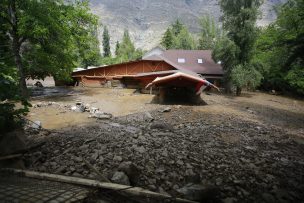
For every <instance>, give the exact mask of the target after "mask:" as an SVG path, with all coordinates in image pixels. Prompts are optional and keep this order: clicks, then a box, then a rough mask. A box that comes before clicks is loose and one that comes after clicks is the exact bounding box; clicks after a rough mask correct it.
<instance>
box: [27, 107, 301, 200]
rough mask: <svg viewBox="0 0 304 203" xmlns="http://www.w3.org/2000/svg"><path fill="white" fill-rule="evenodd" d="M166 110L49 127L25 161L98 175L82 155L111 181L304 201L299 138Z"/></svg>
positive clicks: (182, 192)
mask: <svg viewBox="0 0 304 203" xmlns="http://www.w3.org/2000/svg"><path fill="white" fill-rule="evenodd" d="M90 110H91V111H93V112H92V113H96V112H98V111H99V110H98V109H94V110H93V109H92V107H90ZM163 110H164V109H163ZM163 110H160V111H157V110H156V111H153V112H144V113H140V114H133V115H129V116H125V117H120V118H113V119H111V120H105V121H103V120H101V121H100V122H99V123H98V125H96V124H94V125H93V124H92V125H91V126H86V127H79V128H76V129H75V128H74V129H73V130H67V131H66V132H61V133H60V134H59V133H57V132H53V133H52V134H50V135H49V136H47V137H45V140H46V144H45V145H44V146H43V147H41V148H39V149H36V150H35V151H32V152H29V153H27V154H26V155H25V156H24V159H25V160H26V166H27V167H28V168H29V169H31V170H38V171H41V172H51V173H54V172H55V173H58V174H64V175H72V176H77V177H90V178H96V177H97V175H96V173H95V172H94V171H92V170H90V169H89V168H88V167H87V165H86V164H85V163H84V162H83V160H86V161H87V162H89V163H90V164H91V165H92V166H93V167H94V168H95V169H96V170H98V171H99V172H100V173H101V174H103V175H104V176H105V177H107V178H108V179H109V180H112V181H113V182H117V183H120V184H125V185H131V186H141V187H143V188H146V189H150V190H152V191H157V192H161V193H164V194H166V193H169V194H171V195H173V196H180V197H186V198H188V199H192V200H199V201H203V200H205V201H223V202H282V201H288V202H299V201H301V200H303V199H304V196H303V192H302V191H303V190H304V182H303V181H302V179H301V177H303V171H304V162H303V156H304V151H303V144H300V143H297V142H295V141H294V140H293V139H290V138H289V137H288V135H286V134H285V132H283V131H281V130H279V129H276V128H273V127H269V126H262V125H258V124H257V123H253V122H249V121H244V120H240V119H238V118H234V117H231V116H229V115H223V116H222V117H220V118H219V117H218V116H214V117H213V116H212V115H208V117H206V115H204V114H203V113H202V112H197V111H196V112H194V111H191V108H190V107H179V108H175V107H172V108H170V111H168V110H166V111H165V112H166V113H163ZM29 137H30V136H29ZM291 171H292V172H291Z"/></svg>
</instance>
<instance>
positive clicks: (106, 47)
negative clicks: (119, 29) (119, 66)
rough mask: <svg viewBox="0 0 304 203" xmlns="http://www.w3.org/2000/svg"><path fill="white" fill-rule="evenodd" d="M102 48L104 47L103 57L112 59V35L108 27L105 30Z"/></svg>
mask: <svg viewBox="0 0 304 203" xmlns="http://www.w3.org/2000/svg"><path fill="white" fill-rule="evenodd" d="M102 46H103V56H104V57H110V56H111V48H110V35H109V31H108V29H107V27H106V26H105V27H104V29H103V35H102Z"/></svg>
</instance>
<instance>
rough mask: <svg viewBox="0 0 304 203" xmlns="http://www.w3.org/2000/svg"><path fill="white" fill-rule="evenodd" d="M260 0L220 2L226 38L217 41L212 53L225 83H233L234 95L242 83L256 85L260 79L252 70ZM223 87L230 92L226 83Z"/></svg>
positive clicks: (237, 92)
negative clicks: (222, 70)
mask: <svg viewBox="0 0 304 203" xmlns="http://www.w3.org/2000/svg"><path fill="white" fill-rule="evenodd" d="M261 3H262V2H261V0H240V1H235V0H221V1H220V6H221V10H222V12H223V27H224V29H225V30H226V31H227V39H224V40H221V41H220V42H219V43H220V44H218V45H217V46H216V48H215V50H214V53H213V56H214V58H215V60H216V61H222V62H223V63H224V64H223V67H224V72H225V79H226V83H227V84H229V83H230V82H232V83H233V84H234V85H235V86H236V94H237V95H240V94H241V90H242V87H243V86H246V85H248V84H254V85H257V84H258V82H257V81H259V80H261V75H260V74H259V73H258V72H257V71H256V70H255V64H252V56H253V50H254V49H253V47H254V43H255V41H256V38H257V33H258V28H257V27H256V20H257V17H258V14H259V10H258V9H259V6H260V5H261ZM221 43H222V44H221ZM227 44H229V46H227ZM232 52H233V53H232ZM228 53H229V54H228ZM227 57H228V58H227ZM225 63H226V64H225ZM227 63H228V64H231V66H230V65H228V64H227ZM243 76H247V77H246V78H244V77H243ZM252 81H254V82H252ZM226 87H227V90H228V92H230V85H227V86H226Z"/></svg>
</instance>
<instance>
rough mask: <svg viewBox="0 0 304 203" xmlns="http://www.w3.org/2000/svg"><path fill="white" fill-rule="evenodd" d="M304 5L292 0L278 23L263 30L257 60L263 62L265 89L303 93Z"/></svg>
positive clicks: (280, 14)
mask: <svg viewBox="0 0 304 203" xmlns="http://www.w3.org/2000/svg"><path fill="white" fill-rule="evenodd" d="M303 16H304V2H303V1H302V0H289V1H287V2H286V4H284V5H283V6H282V7H281V8H279V9H278V18H277V20H276V22H274V23H273V24H271V25H269V26H268V27H267V28H265V29H262V30H261V32H260V35H259V38H258V40H257V42H256V44H255V49H256V54H255V57H254V58H255V60H256V61H259V62H261V63H262V65H263V66H262V68H261V71H262V73H263V75H264V80H263V87H264V88H265V89H275V90H283V91H292V92H296V93H299V94H302V95H303V94H304V54H303V53H304V17H303Z"/></svg>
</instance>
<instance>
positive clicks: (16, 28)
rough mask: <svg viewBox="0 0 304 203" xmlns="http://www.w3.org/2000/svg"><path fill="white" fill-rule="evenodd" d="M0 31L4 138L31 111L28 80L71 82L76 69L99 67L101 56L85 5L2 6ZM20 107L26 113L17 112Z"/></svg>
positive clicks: (34, 1) (22, 2)
mask: <svg viewBox="0 0 304 203" xmlns="http://www.w3.org/2000/svg"><path fill="white" fill-rule="evenodd" d="M0 27H1V30H0V131H1V132H3V131H8V130H11V129H12V128H13V126H15V124H16V122H15V121H17V120H19V118H20V115H21V114H22V113H25V112H26V108H27V106H28V105H29V104H28V103H27V102H26V98H27V97H28V92H27V87H26V82H25V79H26V77H32V78H39V79H43V78H44V77H45V76H48V75H53V76H54V77H55V78H57V79H64V78H69V77H70V73H71V72H72V70H73V69H74V68H75V67H77V66H78V65H79V64H87V65H88V64H90V65H91V64H94V63H95V62H96V63H97V61H98V60H99V58H100V54H99V48H98V47H99V45H98V40H97V31H96V30H97V29H96V28H97V18H96V17H95V16H94V15H92V14H91V13H90V9H89V7H88V2H87V1H80V0H79V1H78V0H76V1H69V2H66V1H63V0H2V1H0ZM18 102H21V104H23V107H24V108H21V109H19V108H16V107H15V104H16V103H18ZM18 106H19V105H18ZM21 106H22V105H21Z"/></svg>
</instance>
